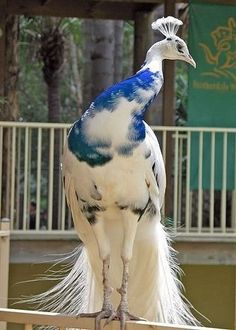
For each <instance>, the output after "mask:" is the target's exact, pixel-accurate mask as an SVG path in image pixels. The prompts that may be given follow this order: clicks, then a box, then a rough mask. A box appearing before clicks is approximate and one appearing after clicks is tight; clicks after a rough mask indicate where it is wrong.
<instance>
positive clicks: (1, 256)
mask: <svg viewBox="0 0 236 330" xmlns="http://www.w3.org/2000/svg"><path fill="white" fill-rule="evenodd" d="M9 226H10V224H9V221H8V219H2V220H0V307H7V298H8V273H9V246H10V244H9V241H10V231H9ZM5 329H6V326H5V324H3V323H2V322H0V330H5Z"/></svg>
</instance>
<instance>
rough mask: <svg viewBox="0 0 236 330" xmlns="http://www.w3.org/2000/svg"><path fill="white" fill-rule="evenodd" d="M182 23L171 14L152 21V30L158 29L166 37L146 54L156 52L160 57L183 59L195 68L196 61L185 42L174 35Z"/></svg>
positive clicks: (152, 54) (151, 54)
mask: <svg viewBox="0 0 236 330" xmlns="http://www.w3.org/2000/svg"><path fill="white" fill-rule="evenodd" d="M182 24H183V22H182V21H180V20H179V19H177V18H174V17H172V16H168V17H163V18H159V19H157V20H156V21H155V22H153V23H152V28H153V30H159V31H160V32H161V33H162V34H163V35H164V36H165V37H166V38H165V39H164V40H161V41H159V42H157V43H155V44H154V45H153V46H152V47H151V48H150V49H149V51H148V53H149V54H147V55H148V56H149V57H150V56H153V57H155V54H156V56H159V57H160V56H161V58H162V59H168V60H181V61H185V62H187V63H189V64H191V65H192V66H193V67H194V68H196V63H195V61H194V60H193V58H192V56H191V55H190V53H189V50H188V47H187V45H186V43H185V42H184V40H182V39H181V38H179V37H178V36H177V35H176V33H177V31H178V29H179V26H180V25H182Z"/></svg>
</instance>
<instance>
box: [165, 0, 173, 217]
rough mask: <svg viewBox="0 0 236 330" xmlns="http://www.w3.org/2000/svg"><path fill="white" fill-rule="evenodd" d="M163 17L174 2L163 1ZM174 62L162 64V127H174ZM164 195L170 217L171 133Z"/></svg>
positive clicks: (171, 9)
mask: <svg viewBox="0 0 236 330" xmlns="http://www.w3.org/2000/svg"><path fill="white" fill-rule="evenodd" d="M164 13H165V17H166V16H175V0H165V8H164ZM174 81H175V62H174V61H165V62H164V89H163V126H173V125H174V114H175V110H174V109H175V106H174V103H175V90H174ZM166 145H167V150H166V165H165V166H166V179H167V186H166V195H165V216H168V217H171V216H172V213H173V212H172V210H173V205H172V200H173V198H172V193H173V182H172V181H173V178H172V164H173V139H172V137H171V133H168V134H167V139H166Z"/></svg>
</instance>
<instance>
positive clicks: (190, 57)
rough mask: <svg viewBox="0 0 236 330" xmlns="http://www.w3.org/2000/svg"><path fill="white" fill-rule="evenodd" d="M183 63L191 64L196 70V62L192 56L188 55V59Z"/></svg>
mask: <svg viewBox="0 0 236 330" xmlns="http://www.w3.org/2000/svg"><path fill="white" fill-rule="evenodd" d="M185 61H186V62H187V63H189V64H191V65H192V66H193V67H194V68H195V69H196V66H197V65H196V62H195V61H194V59H193V58H192V56H191V55H190V54H189V55H188V57H186V58H185Z"/></svg>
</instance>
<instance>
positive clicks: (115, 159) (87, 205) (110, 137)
mask: <svg viewBox="0 0 236 330" xmlns="http://www.w3.org/2000/svg"><path fill="white" fill-rule="evenodd" d="M180 24H182V22H181V21H179V20H177V19H175V18H173V17H167V18H162V19H160V20H157V21H156V22H155V23H153V28H158V29H159V30H160V31H161V32H162V33H163V34H164V35H165V36H167V35H168V38H166V39H164V40H162V41H160V42H158V43H156V44H154V45H153V46H152V47H151V48H150V50H149V51H148V53H147V57H146V61H145V63H144V65H143V67H142V68H141V70H140V71H139V72H137V73H136V74H135V75H134V76H132V77H130V78H128V79H126V80H125V81H122V82H120V83H119V84H117V85H114V86H112V87H111V88H109V89H108V90H106V91H105V92H103V93H102V94H101V95H100V96H98V97H97V98H96V99H95V100H94V102H93V103H92V104H91V106H90V107H89V109H88V110H87V111H86V112H85V114H84V115H83V116H82V118H81V119H80V120H79V121H77V122H76V123H75V124H74V126H73V127H72V129H71V131H70V133H69V136H68V142H67V144H66V146H65V150H64V154H63V159H62V172H63V178H64V184H65V192H66V197H67V201H68V205H69V207H70V209H71V212H72V216H73V220H74V224H75V228H76V231H77V233H78V235H79V237H80V239H81V240H82V242H83V246H82V248H81V250H80V249H78V250H76V251H75V255H76V256H78V259H77V261H76V262H75V264H74V266H73V268H72V270H71V272H70V273H69V274H68V275H67V276H66V277H65V279H64V280H63V281H62V282H61V283H60V284H59V285H58V286H56V287H55V288H53V289H52V290H51V291H50V292H48V293H45V294H43V295H41V296H40V297H39V298H38V300H40V299H41V300H44V302H45V308H46V309H47V308H48V307H49V306H50V307H52V306H53V309H54V311H61V312H65V313H69V314H80V313H81V312H83V313H90V312H98V313H97V314H96V317H97V323H96V326H97V327H98V326H99V321H100V319H101V318H103V317H106V318H108V319H113V318H119V319H120V320H121V328H122V329H123V328H124V324H125V320H127V319H132V318H133V316H132V315H131V314H130V312H132V314H134V315H135V316H138V317H142V318H145V319H148V320H151V321H159V322H172V323H180V324H185V323H193V324H194V323H195V319H194V317H193V316H192V314H191V313H190V311H189V308H188V307H187V305H186V304H185V303H184V301H183V299H182V297H181V293H180V287H181V285H180V283H179V281H178V279H177V277H178V274H177V273H178V270H177V266H176V264H175V261H174V260H173V258H172V252H171V248H170V246H169V239H168V235H167V234H166V232H165V229H164V228H163V225H162V224H161V207H162V204H163V201H164V193H165V186H166V178H165V169H164V163H163V159H162V155H161V151H160V147H159V144H158V141H157V139H156V136H155V134H154V133H153V132H152V130H151V128H150V127H149V126H148V125H147V124H146V123H144V121H143V114H144V112H145V111H146V109H147V108H148V105H149V104H150V103H151V102H152V100H153V99H154V98H155V96H156V95H157V94H158V92H159V90H160V88H161V86H162V83H163V76H162V61H163V59H180V60H184V61H186V62H189V63H191V64H192V65H194V66H195V62H194V61H193V59H192V57H191V56H190V54H189V51H188V49H187V46H186V44H185V43H184V41H183V40H181V39H180V38H178V37H177V36H175V37H174V38H171V36H172V37H173V35H174V34H175V33H176V32H177V28H178V26H179V25H180ZM117 288H120V289H119V290H118V291H117V290H116V289H117ZM99 311H100V312H99Z"/></svg>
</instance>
